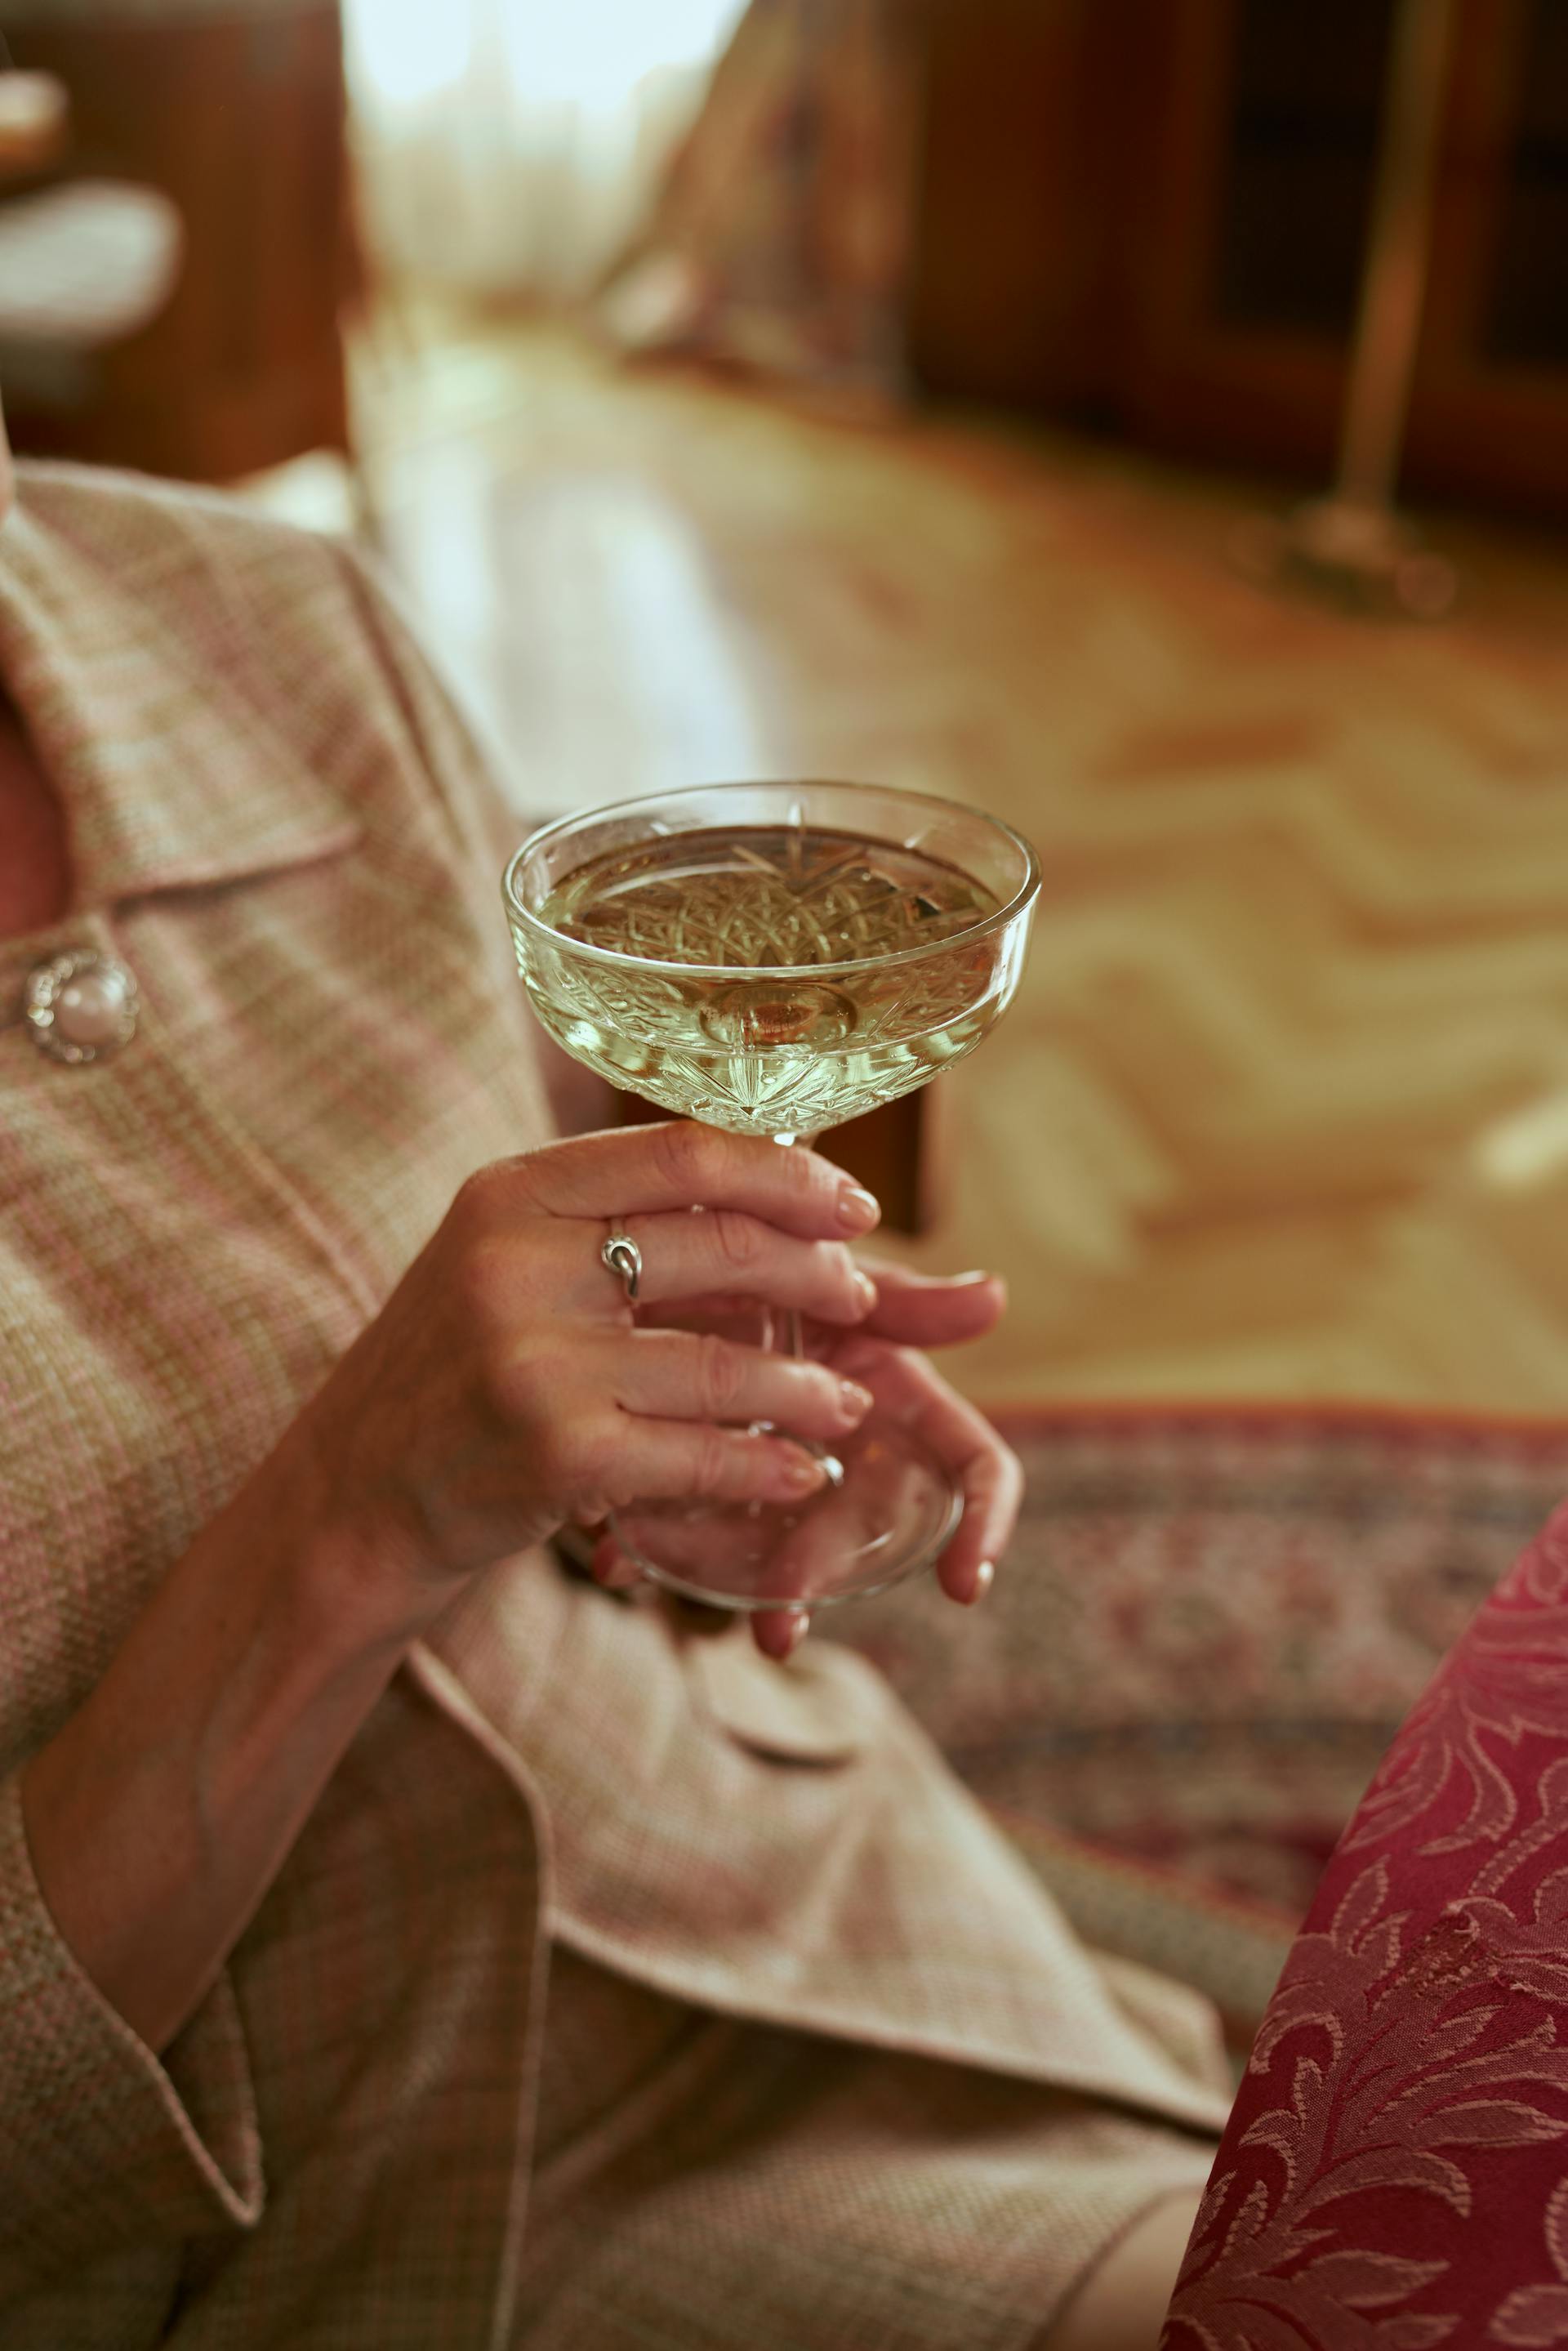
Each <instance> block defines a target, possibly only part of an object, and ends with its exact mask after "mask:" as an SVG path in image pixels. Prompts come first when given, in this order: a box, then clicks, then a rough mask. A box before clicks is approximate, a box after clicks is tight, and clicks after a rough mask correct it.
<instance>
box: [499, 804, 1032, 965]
mask: <svg viewBox="0 0 1568 2351" xmlns="http://www.w3.org/2000/svg"><path fill="white" fill-rule="evenodd" d="M813 786H818V787H821V788H823V789H827V790H838V791H849V792H867V793H868V794H870V795H871V796H872V797H873V798H875V799H888V800H909V801H913V802H915V803H916V805H917V806H919V807H921V808H929V809H940V810H943V811H944V812H945V813H947V814H949V815H950V816H958V817H963V818H966V819H967V820H968V821H969V822H970V823H971V824H983V825H989V826H990V827H991V830H992V831H993V832H997V833H1000V834H1001V835H1002V838H1003V840H1005V841H1011V842H1012V846H1013V848H1014V849H1016V850H1018V851H1020V852H1022V854H1023V882H1022V883H1021V884H1020V886H1019V887H1018V888H1017V889H1016V890H1015V891H1014V892H1013V893H1012V897H1011V898H1009V899H1008V901H1007V903H1006V904H1005V905H1002V906H998V907H997V908H996V909H995V911H994V912H993V913H992V914H987V915H985V916H983V917H982V919H981V921H980V922H978V923H971V925H970V926H969V928H968V929H967V930H962V931H950V932H949V933H948V935H947V936H946V938H942V939H933V940H932V942H931V944H930V945H929V946H914V947H899V948H898V949H897V950H896V951H895V952H894V953H893V954H892V955H870V956H845V957H844V958H843V959H842V960H841V961H839V962H837V963H746V964H734V963H674V962H667V961H665V960H664V959H663V958H662V957H661V956H634V955H627V954H625V953H623V951H622V950H621V949H620V948H619V947H600V946H594V944H593V942H592V941H591V940H589V939H574V938H572V937H570V936H569V935H567V933H566V932H565V931H557V930H556V928H555V926H554V925H552V924H550V923H544V922H541V921H540V919H539V917H538V915H537V914H535V913H534V912H533V910H532V909H531V908H530V907H527V906H525V905H524V904H523V901H522V899H521V897H520V896H519V894H518V892H517V890H516V888H515V886H514V884H515V879H516V874H517V869H518V867H519V866H520V865H521V864H522V862H523V860H524V858H525V857H530V856H532V855H534V854H535V852H536V851H537V850H538V849H539V848H540V847H541V845H542V844H543V843H545V841H550V840H552V839H553V838H554V837H555V836H556V834H557V833H564V832H569V831H571V829H572V827H573V826H574V825H587V824H590V823H607V822H609V821H611V820H613V819H615V818H617V817H626V816H634V815H635V814H636V812H637V810H639V809H640V808H646V807H648V806H649V803H650V802H653V801H655V800H657V801H659V802H661V803H664V804H666V805H668V803H669V802H670V801H671V800H683V799H698V798H699V797H700V796H704V797H705V796H706V795H708V794H710V793H712V792H723V791H735V792H746V791H751V792H786V791H810V790H811V789H812V788H813ZM694 829H695V830H700V831H704V832H717V831H720V829H721V828H720V827H719V826H717V825H703V826H701V827H699V828H694ZM891 845H892V844H891V842H889V843H888V846H891ZM899 846H901V847H904V848H908V847H909V846H910V844H909V842H907V841H906V842H902V843H900V844H899ZM1039 889H1040V860H1039V859H1038V858H1037V857H1036V856H1035V854H1034V852H1033V848H1032V847H1031V845H1030V843H1029V842H1028V841H1026V840H1025V839H1024V836H1023V833H1021V832H1018V831H1015V830H1014V829H1013V827H1012V825H1010V824H1008V823H1006V822H1005V821H1004V820H1003V819H1002V818H1001V817H999V816H992V815H991V814H990V813H989V812H988V811H987V810H984V809H976V808H971V807H969V806H968V805H967V803H966V802H964V801H963V800H950V799H943V798H942V797H941V796H940V794H939V793H936V792H906V791H903V790H900V789H899V788H898V785H896V784H857V783H852V782H850V780H849V779H848V778H846V777H833V776H802V777H797V778H794V779H792V780H784V781H781V780H779V779H778V778H772V777H769V778H759V779H758V780H757V781H755V782H753V783H734V784H722V783H721V784H690V785H687V786H685V787H684V788H683V789H681V790H680V791H674V792H643V793H640V794H639V796H638V798H637V799H629V800H607V801H605V802H604V803H603V804H602V805H601V806H600V807H598V808H591V809H577V810H574V811H573V812H572V814H571V815H569V816H558V817H555V818H553V819H552V820H551V821H550V822H549V823H548V824H542V825H539V826H538V827H536V828H535V831H533V832H531V833H530V834H529V835H528V838H527V840H526V841H524V843H523V845H522V847H521V848H520V849H517V850H514V852H513V854H512V855H511V857H510V858H508V860H507V862H506V868H505V871H504V873H503V874H502V877H501V890H502V895H503V897H504V899H505V901H506V910H507V912H508V914H511V915H513V916H514V918H515V920H516V921H518V922H520V923H522V924H523V925H524V927H525V928H526V929H528V930H530V931H533V932H536V933H537V934H538V935H539V937H540V938H542V939H547V940H548V941H549V942H550V944H551V945H552V946H556V947H560V948H563V949H565V950H566V951H567V952H569V953H570V954H572V955H577V956H588V957H589V958H590V960H591V961H593V962H595V963H600V964H607V965H609V966H611V967H613V968H615V969H618V970H625V971H661V972H670V973H676V972H679V973H681V974H683V975H684V976H685V977H687V978H690V979H723V980H726V981H730V982H733V981H736V980H739V979H742V978H745V979H779V980H794V981H795V982H797V983H798V982H799V980H800V979H801V977H802V976H803V975H804V974H809V976H810V977H812V978H813V979H825V978H828V979H830V978H835V977H838V976H839V975H841V974H842V973H845V972H852V971H864V970H865V969H866V968H867V966H868V965H872V964H875V965H877V967H879V968H881V969H883V970H887V971H891V970H893V969H894V968H895V967H897V966H898V965H899V964H907V963H919V962H922V961H924V959H925V958H926V957H927V956H939V955H946V954H947V953H949V952H950V950H951V949H953V948H956V947H961V946H976V945H978V944H979V942H980V941H981V940H982V939H987V938H990V937H991V936H992V935H993V934H994V933H996V932H997V931H1002V930H1005V929H1006V927H1007V925H1008V924H1009V923H1011V922H1014V921H1016V919H1017V917H1018V916H1019V915H1020V914H1022V913H1023V909H1024V908H1025V906H1027V905H1028V904H1029V902H1030V900H1031V899H1032V898H1033V897H1035V896H1036V895H1037V894H1038V893H1039Z"/></svg>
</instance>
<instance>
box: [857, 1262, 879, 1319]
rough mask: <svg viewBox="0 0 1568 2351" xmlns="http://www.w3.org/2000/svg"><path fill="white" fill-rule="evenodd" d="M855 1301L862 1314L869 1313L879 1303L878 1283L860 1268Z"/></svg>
mask: <svg viewBox="0 0 1568 2351" xmlns="http://www.w3.org/2000/svg"><path fill="white" fill-rule="evenodd" d="M855 1302H856V1304H857V1306H858V1307H859V1309H860V1311H861V1312H862V1314H869V1313H870V1311H871V1309H872V1308H873V1307H874V1306H875V1305H876V1303H877V1285H876V1283H875V1282H874V1281H873V1280H872V1279H871V1277H870V1275H869V1274H868V1273H861V1272H860V1271H859V1270H857V1272H856V1276H855Z"/></svg>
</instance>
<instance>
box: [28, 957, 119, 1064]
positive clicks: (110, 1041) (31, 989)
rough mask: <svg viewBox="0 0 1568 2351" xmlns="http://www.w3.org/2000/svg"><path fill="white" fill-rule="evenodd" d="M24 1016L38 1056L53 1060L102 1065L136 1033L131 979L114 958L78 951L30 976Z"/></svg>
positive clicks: (39, 966)
mask: <svg viewBox="0 0 1568 2351" xmlns="http://www.w3.org/2000/svg"><path fill="white" fill-rule="evenodd" d="M26 1012H27V1023H28V1027H29V1029H30V1030H31V1032H32V1038H33V1042H34V1044H35V1045H36V1046H37V1048H38V1050H39V1051H40V1052H41V1053H47V1054H49V1055H50V1056H51V1058H52V1059H53V1060H55V1061H69V1062H84V1061H107V1060H108V1059H109V1056H110V1054H112V1053H118V1052H119V1050H120V1047H121V1046H122V1045H128V1044H129V1043H130V1040H131V1038H132V1037H134V1036H135V1034H136V1017H137V992H136V981H135V978H134V977H133V976H132V974H131V973H130V971H129V970H128V969H127V967H126V966H125V965H124V964H122V963H120V962H119V960H118V958H117V957H115V956H106V955H98V954H96V953H95V952H94V951H93V950H92V949H91V948H86V947H84V948H79V949H78V950H76V951H75V952H73V953H70V954H67V955H60V956H55V957H54V959H53V960H52V962H49V963H41V964H39V965H37V966H36V968H35V969H34V970H33V971H32V972H31V973H30V975H29V976H28V980H27V992H26Z"/></svg>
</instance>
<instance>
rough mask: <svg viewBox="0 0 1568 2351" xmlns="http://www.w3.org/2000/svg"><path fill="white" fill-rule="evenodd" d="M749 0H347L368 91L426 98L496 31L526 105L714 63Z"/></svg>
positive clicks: (590, 104)
mask: <svg viewBox="0 0 1568 2351" xmlns="http://www.w3.org/2000/svg"><path fill="white" fill-rule="evenodd" d="M743 5H744V0H349V5H348V19H349V26H350V30H351V35H352V54H353V61H354V66H355V70H356V72H357V74H358V75H361V76H363V78H364V81H365V84H366V89H367V94H368V95H369V97H370V98H371V99H373V100H375V101H377V102H379V103H380V104H382V105H385V106H393V107H409V106H418V105H419V104H420V103H421V101H422V100H424V99H431V98H434V97H437V96H439V95H440V94H441V92H442V91H443V90H446V89H450V88H451V87H452V84H453V83H455V82H460V81H461V80H462V78H463V77H464V75H465V74H467V73H468V72H470V71H471V69H472V68H473V66H474V64H475V63H476V61H477V57H478V51H479V47H480V46H481V40H482V37H481V32H480V27H481V26H483V46H484V47H485V50H486V55H487V56H488V55H489V54H491V51H490V49H489V43H490V41H493V39H494V38H495V37H496V36H497V35H498V36H499V37H500V41H501V45H502V50H503V54H504V57H505V60H506V64H507V67H508V68H509V69H510V72H511V75H512V78H513V80H514V85H515V92H516V96H517V97H518V98H519V99H521V100H522V101H523V103H524V105H527V104H532V103H535V102H536V103H538V104H540V105H544V106H551V105H567V106H580V107H583V108H585V109H587V110H589V111H590V112H597V111H600V110H607V109H610V108H613V107H615V106H617V105H619V104H621V103H623V102H624V101H625V100H626V99H628V97H629V96H630V95H631V93H632V92H633V90H635V89H636V88H637V87H638V84H639V82H641V81H643V80H645V79H646V78H647V77H648V76H649V74H650V73H653V72H655V71H657V70H658V69H659V68H665V67H676V68H680V67H688V68H690V67H697V66H703V65H706V64H707V63H708V62H709V60H710V59H711V57H713V56H714V55H715V54H716V52H717V51H718V50H719V48H720V47H722V43H723V42H724V40H725V38H726V37H727V36H728V35H729V33H730V31H731V30H732V27H733V26H734V25H735V23H736V22H737V21H738V19H739V17H740V15H741V12H742V7H743Z"/></svg>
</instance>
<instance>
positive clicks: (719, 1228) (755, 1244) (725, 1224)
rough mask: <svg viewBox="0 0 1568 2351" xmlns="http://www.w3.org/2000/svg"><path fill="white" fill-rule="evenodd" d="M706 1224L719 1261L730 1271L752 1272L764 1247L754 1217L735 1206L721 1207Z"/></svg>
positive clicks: (765, 1244)
mask: <svg viewBox="0 0 1568 2351" xmlns="http://www.w3.org/2000/svg"><path fill="white" fill-rule="evenodd" d="M698 1221H699V1222H701V1219H699V1220H698ZM709 1226H710V1230H711V1234H712V1238H713V1249H714V1253H715V1255H716V1256H717V1257H718V1259H719V1261H720V1263H721V1265H722V1266H723V1267H725V1268H726V1269H727V1270H729V1271H730V1272H732V1273H751V1272H753V1271H754V1270H755V1269H756V1267H757V1265H758V1263H759V1262H760V1260H761V1259H762V1258H763V1256H764V1255H765V1254H766V1250H767V1235H766V1234H765V1233H764V1231H763V1228H762V1226H761V1225H760V1224H758V1222H757V1220H756V1218H755V1217H748V1216H746V1215H745V1214H743V1212H742V1210H740V1209H739V1208H721V1209H719V1210H718V1211H717V1213H716V1214H715V1215H714V1216H713V1217H711V1218H710V1219H709Z"/></svg>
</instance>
